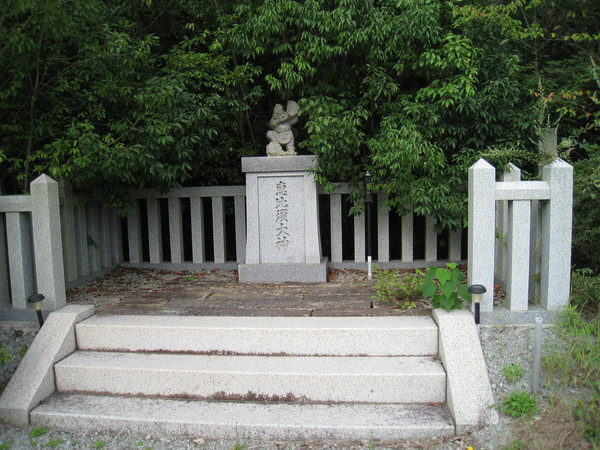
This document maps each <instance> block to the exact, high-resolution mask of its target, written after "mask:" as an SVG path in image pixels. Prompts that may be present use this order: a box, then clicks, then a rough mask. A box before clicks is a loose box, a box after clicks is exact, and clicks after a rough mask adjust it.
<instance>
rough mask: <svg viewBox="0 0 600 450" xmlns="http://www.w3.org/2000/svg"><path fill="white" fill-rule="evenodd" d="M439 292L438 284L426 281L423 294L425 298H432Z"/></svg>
mask: <svg viewBox="0 0 600 450" xmlns="http://www.w3.org/2000/svg"><path fill="white" fill-rule="evenodd" d="M436 291H437V284H436V283H434V282H432V281H425V282H424V283H423V287H422V292H423V298H429V297H432V296H433V294H435V293H436Z"/></svg>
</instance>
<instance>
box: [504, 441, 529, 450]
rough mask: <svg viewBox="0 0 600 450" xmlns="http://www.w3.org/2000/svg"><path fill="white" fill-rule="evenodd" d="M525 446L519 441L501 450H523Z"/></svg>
mask: <svg viewBox="0 0 600 450" xmlns="http://www.w3.org/2000/svg"><path fill="white" fill-rule="evenodd" d="M523 449H525V445H524V444H523V443H522V442H521V441H520V440H518V439H515V440H514V441H512V442H510V443H509V444H506V445H503V446H502V447H500V450H523Z"/></svg>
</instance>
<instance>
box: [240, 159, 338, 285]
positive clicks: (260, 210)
mask: <svg viewBox="0 0 600 450" xmlns="http://www.w3.org/2000/svg"><path fill="white" fill-rule="evenodd" d="M316 163H317V161H316V157H315V156H312V155H302V156H298V155H296V156H289V157H286V158H275V157H274V158H271V157H255V158H242V171H243V172H245V173H246V223H247V245H246V260H245V261H246V263H245V264H240V266H239V276H240V282H285V281H294V282H325V281H326V280H327V263H326V260H325V259H323V258H321V239H320V235H319V215H318V204H317V200H318V197H317V185H316V183H315V180H314V175H313V170H314V168H315V167H316Z"/></svg>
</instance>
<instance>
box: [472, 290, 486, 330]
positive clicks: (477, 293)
mask: <svg viewBox="0 0 600 450" xmlns="http://www.w3.org/2000/svg"><path fill="white" fill-rule="evenodd" d="M467 290H468V291H469V293H470V294H471V300H472V301H473V303H474V305H475V325H476V326H477V331H479V323H480V315H479V314H480V308H481V298H482V297H483V294H485V293H486V292H487V290H486V289H485V286H482V285H481V284H472V285H471V286H469V288H468V289H467Z"/></svg>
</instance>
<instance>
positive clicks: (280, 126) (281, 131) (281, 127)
mask: <svg viewBox="0 0 600 450" xmlns="http://www.w3.org/2000/svg"><path fill="white" fill-rule="evenodd" d="M298 109H299V107H298V103H296V102H295V101H293V100H290V101H289V102H287V107H286V109H285V110H284V109H283V106H281V105H279V104H278V105H275V108H273V117H271V121H270V122H269V126H270V127H271V128H272V130H271V131H268V132H267V138H269V143H268V144H267V155H268V156H287V155H295V154H296V148H295V146H294V134H293V132H292V125H294V124H295V123H296V122H298ZM284 146H285V150H284V148H283V147H284Z"/></svg>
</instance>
